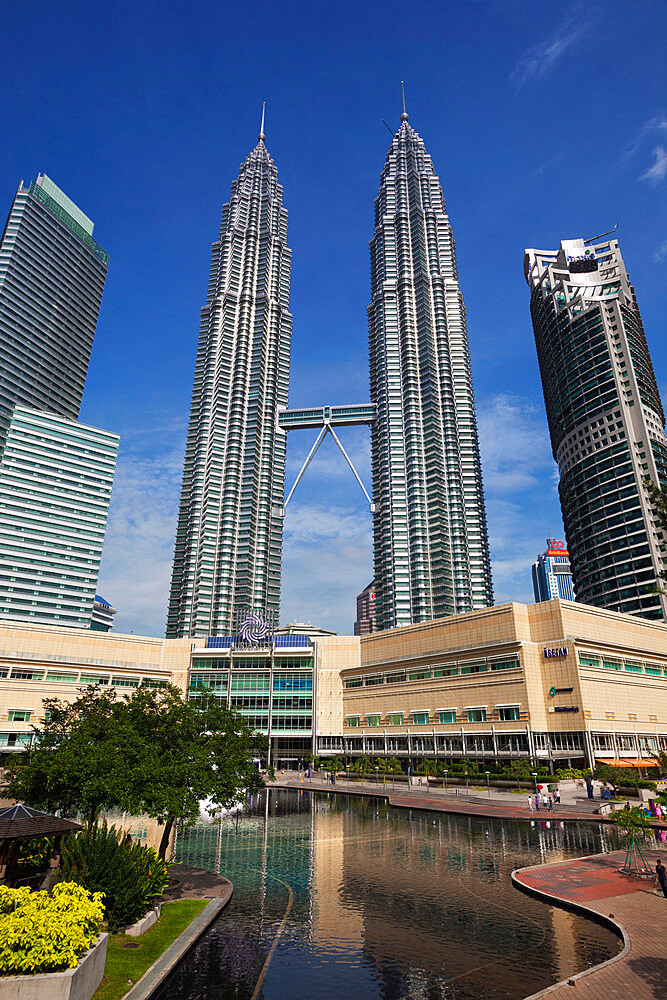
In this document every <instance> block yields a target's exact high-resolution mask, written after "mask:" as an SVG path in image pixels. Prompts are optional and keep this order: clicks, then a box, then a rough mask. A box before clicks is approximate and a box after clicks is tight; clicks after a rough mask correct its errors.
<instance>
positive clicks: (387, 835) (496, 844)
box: [160, 789, 620, 1000]
mask: <svg viewBox="0 0 667 1000" xmlns="http://www.w3.org/2000/svg"><path fill="white" fill-rule="evenodd" d="M611 836H612V834H611V833H610V831H608V830H607V829H605V828H603V827H598V826H595V825H588V824H581V825H579V824H567V825H564V824H559V823H558V821H557V820H552V821H550V824H549V825H548V826H547V823H546V821H545V822H543V823H542V825H541V826H538V825H535V826H531V825H530V824H528V823H500V822H497V821H492V820H484V819H476V818H472V817H462V816H452V815H449V816H448V815H438V814H434V813H427V812H417V811H415V812H411V811H408V810H398V809H392V808H391V807H389V806H387V805H386V804H385V803H383V802H379V801H374V800H372V799H364V798H357V797H354V796H346V795H333V794H331V795H322V794H315V793H311V792H308V791H307V790H304V791H289V790H286V789H271V790H267V791H265V792H263V793H261V795H258V796H257V797H255V798H254V799H252V800H251V801H250V802H249V803H248V807H247V809H246V811H245V812H244V813H243V814H242V815H241V816H239V817H238V818H237V817H234V816H228V817H225V818H223V819H222V820H220V821H214V822H211V823H202V824H199V825H197V826H195V827H193V828H191V829H190V830H186V831H183V832H182V833H180V834H179V836H178V840H177V846H176V856H177V858H178V860H179V861H182V862H184V863H186V864H192V865H197V866H199V867H202V868H209V869H211V870H212V871H220V872H221V873H222V874H224V875H226V876H228V877H229V878H230V879H231V880H232V882H233V883H234V896H233V899H232V902H231V903H230V905H229V906H228V907H227V909H226V910H225V911H224V912H223V913H222V915H221V916H220V918H219V919H218V920H217V921H216V923H215V924H214V925H213V926H212V927H211V929H210V930H209V931H208V932H207V934H206V935H205V936H204V937H203V938H202V940H201V941H200V943H199V945H198V946H197V947H196V948H195V949H194V950H193V952H192V953H191V954H190V955H189V956H188V958H187V959H186V961H185V962H184V963H183V965H182V966H181V967H180V968H179V969H178V970H177V971H176V973H175V974H174V975H173V976H172V977H171V979H170V980H169V981H168V982H167V983H166V984H165V986H164V987H163V990H162V992H161V993H160V998H161V1000H176V998H178V1000H181V998H183V1000H185V998H187V1000H204V998H207V1000H208V998H220V1000H228V998H232V997H234V998H237V1000H246V998H247V1000H259V998H260V997H263V998H265V1000H273V998H276V1000H277V998H280V1000H291V998H294V1000H296V998H299V1000H303V998H308V997H313V998H315V997H317V998H321V997H335V998H338V997H340V998H341V1000H355V998H357V997H359V998H360V1000H361V998H362V997H363V998H364V1000H369V998H371V1000H372V998H374V997H377V998H383V1000H413V998H414V1000H440V998H442V1000H445V998H447V1000H463V998H466V1000H468V998H470V1000H473V998H479V1000H486V998H499V1000H500V998H503V1000H514V998H519V997H525V996H526V995H527V994H530V993H533V992H535V991H537V990H539V989H543V988H544V987H546V986H548V985H550V984H551V983H554V982H557V981H558V980H560V979H563V978H566V977H567V976H570V975H572V974H574V973H576V972H579V971H581V970H583V969H584V968H587V967H589V966H591V965H594V964H596V963H597V962H601V961H604V959H606V958H610V957H611V956H612V955H614V954H616V953H617V952H618V950H619V949H620V944H619V942H618V940H617V938H616V937H615V936H614V935H613V934H612V933H611V932H610V931H608V930H606V929H605V928H602V927H600V926H598V925H597V924H594V923H592V922H591V921H588V920H585V919H584V918H582V917H579V916H576V915H574V914H570V913H567V912H565V911H563V910H559V909H557V908H554V907H550V906H547V905H545V904H544V903H542V902H540V901H538V900H535V899H532V898H530V897H528V896H525V895H524V894H523V893H520V892H519V891H517V890H516V889H514V888H513V886H512V883H511V881H510V872H511V871H512V869H514V868H518V867H522V866H524V865H531V864H538V863H540V862H541V861H557V860H560V859H562V858H567V857H580V856H581V855H585V854H591V853H596V852H599V851H603V850H607V849H613V848H615V847H616V846H617V844H616V842H615V840H611V841H610V837H611ZM274 945H275V948H274Z"/></svg>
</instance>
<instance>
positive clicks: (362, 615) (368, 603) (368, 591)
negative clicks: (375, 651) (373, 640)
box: [354, 580, 377, 635]
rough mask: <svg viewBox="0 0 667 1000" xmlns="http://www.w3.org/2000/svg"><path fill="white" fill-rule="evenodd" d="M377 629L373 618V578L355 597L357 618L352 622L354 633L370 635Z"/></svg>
mask: <svg viewBox="0 0 667 1000" xmlns="http://www.w3.org/2000/svg"><path fill="white" fill-rule="evenodd" d="M375 631H377V622H376V618H375V580H372V581H371V582H370V583H369V584H368V586H367V587H366V588H365V589H364V590H362V591H361V593H360V594H359V596H358V597H357V620H356V622H355V623H354V634H355V635H370V633H371V632H375Z"/></svg>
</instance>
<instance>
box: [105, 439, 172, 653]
mask: <svg viewBox="0 0 667 1000" xmlns="http://www.w3.org/2000/svg"><path fill="white" fill-rule="evenodd" d="M183 432H184V428H183V425H182V422H181V421H174V422H172V423H168V424H165V425H164V426H162V427H157V426H153V427H151V428H147V429H144V430H137V431H135V430H133V429H130V430H127V431H125V432H124V433H123V434H122V435H121V451H120V456H119V460H118V468H117V471H116V479H115V483H114V489H113V494H112V497H111V509H110V512H109V523H108V527H107V533H106V539H105V545H104V551H103V553H102V566H101V570H100V578H99V583H98V593H101V594H102V595H103V596H104V597H105V598H106V599H107V600H108V601H109V602H110V603H111V604H113V605H114V607H116V608H118V614H117V615H116V622H115V625H114V629H115V631H117V632H128V631H133V632H135V633H138V634H143V635H163V634H164V625H165V620H166V613H167V600H168V595H169V583H170V579H171V566H172V559H173V551H174V539H175V535H176V514H177V509H178V498H179V493H180V485H181V475H182V471H183V453H184V452H183V445H182V443H181V442H182V438H183ZM175 437H176V442H175V440H174V438H175Z"/></svg>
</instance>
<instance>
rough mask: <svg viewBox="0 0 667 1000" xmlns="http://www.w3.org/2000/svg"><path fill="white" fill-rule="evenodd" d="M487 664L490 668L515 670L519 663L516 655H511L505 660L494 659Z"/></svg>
mask: <svg viewBox="0 0 667 1000" xmlns="http://www.w3.org/2000/svg"><path fill="white" fill-rule="evenodd" d="M489 666H490V667H491V669H492V670H516V668H517V667H520V666H521V664H520V663H519V657H518V656H512V657H511V658H510V659H507V660H494V661H493V662H491V663H490V664H489Z"/></svg>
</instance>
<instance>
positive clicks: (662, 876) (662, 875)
mask: <svg viewBox="0 0 667 1000" xmlns="http://www.w3.org/2000/svg"><path fill="white" fill-rule="evenodd" d="M655 874H656V875H657V876H658V883H659V885H660V888H661V889H662V894H663V896H665V897H666V898H667V871H665V866H664V865H663V863H662V861H661V860H660V858H658V860H657V861H656V863H655Z"/></svg>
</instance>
